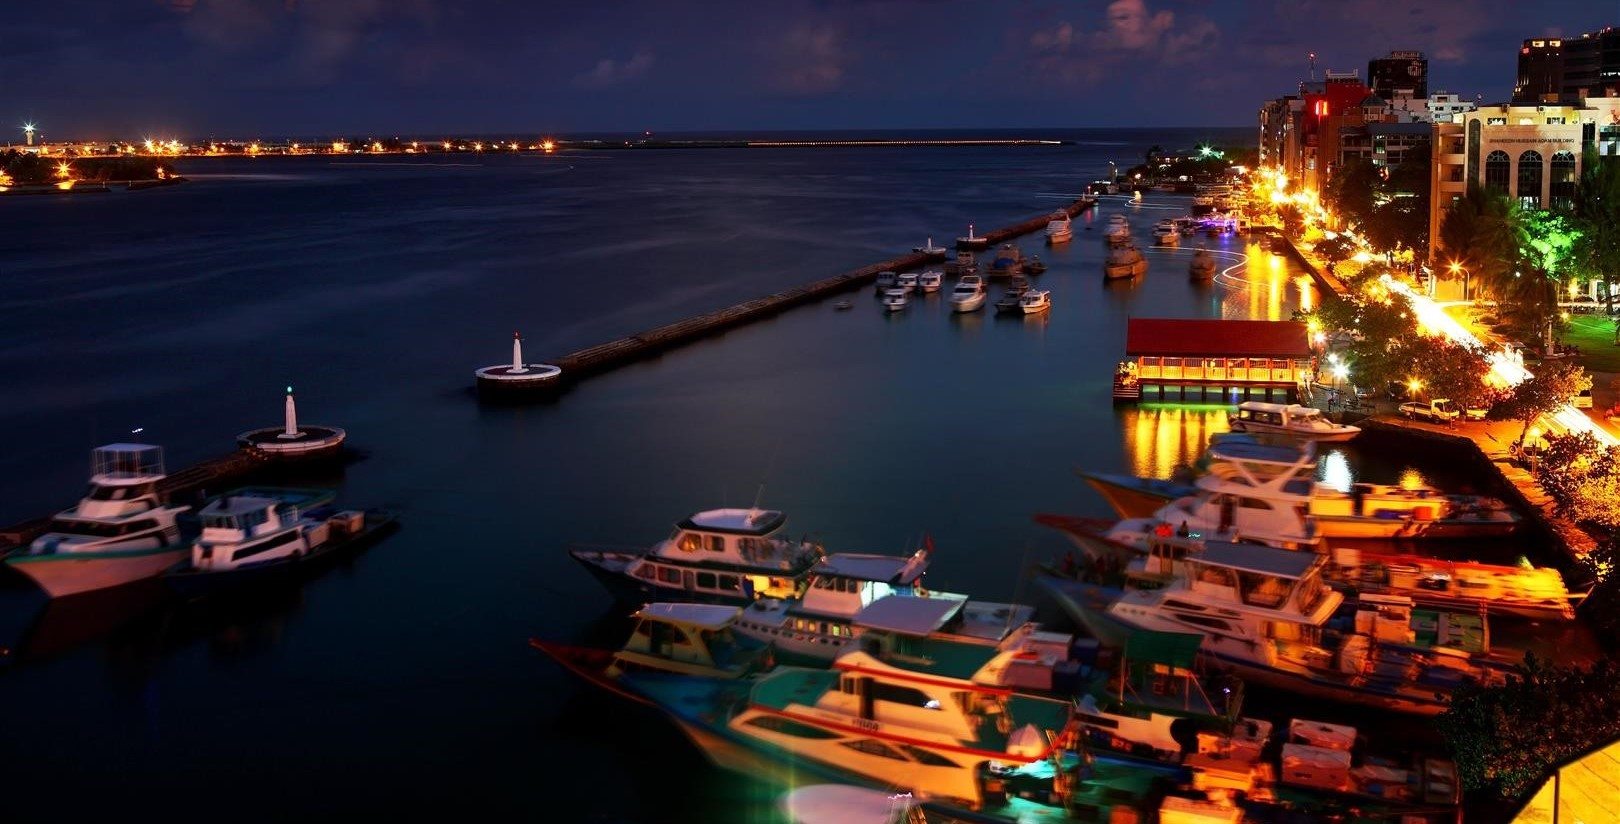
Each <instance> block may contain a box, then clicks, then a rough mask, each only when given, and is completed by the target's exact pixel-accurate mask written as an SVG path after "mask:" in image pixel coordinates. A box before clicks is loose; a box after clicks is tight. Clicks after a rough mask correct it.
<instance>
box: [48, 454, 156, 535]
mask: <svg viewBox="0 0 1620 824" xmlns="http://www.w3.org/2000/svg"><path fill="white" fill-rule="evenodd" d="M162 479H163V447H161V446H151V445H149V444H141V443H113V444H107V445H106V446H98V447H96V448H95V449H93V450H91V452H90V488H89V489H88V490H86V491H85V493H84V497H83V498H81V499H80V500H79V505H78V506H77V507H75V508H74V509H73V510H72V511H71V515H72V516H76V517H78V518H122V517H128V516H129V515H133V514H136V513H139V512H144V511H146V510H148V509H155V508H157V506H158V505H159V502H158V495H157V482H158V481H160V480H162ZM69 514H70V513H63V515H64V517H66V516H68V515H69Z"/></svg>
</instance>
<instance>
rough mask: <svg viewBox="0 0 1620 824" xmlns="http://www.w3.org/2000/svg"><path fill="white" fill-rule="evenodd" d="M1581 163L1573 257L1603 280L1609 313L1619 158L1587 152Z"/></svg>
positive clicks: (1616, 246) (1617, 250) (1617, 249)
mask: <svg viewBox="0 0 1620 824" xmlns="http://www.w3.org/2000/svg"><path fill="white" fill-rule="evenodd" d="M1581 164H1582V165H1581V180H1580V185H1579V186H1577V187H1576V190H1575V224H1576V226H1577V227H1578V228H1579V229H1580V233H1581V234H1580V237H1579V238H1578V239H1577V240H1576V243H1575V248H1574V258H1575V260H1576V261H1577V262H1578V263H1579V265H1580V266H1581V267H1582V268H1583V269H1585V270H1586V271H1587V272H1588V273H1590V274H1591V275H1592V276H1593V277H1596V278H1599V279H1601V280H1602V281H1603V285H1604V290H1603V294H1604V295H1605V298H1604V300H1605V302H1606V303H1607V304H1608V306H1609V308H1610V311H1611V313H1612V311H1613V308H1614V298H1613V295H1614V284H1615V281H1616V279H1620V157H1614V156H1609V157H1604V156H1601V155H1599V154H1598V153H1597V151H1596V150H1593V149H1588V150H1587V151H1586V155H1585V157H1583V158H1582V159H1581ZM1617 334H1620V328H1617Z"/></svg>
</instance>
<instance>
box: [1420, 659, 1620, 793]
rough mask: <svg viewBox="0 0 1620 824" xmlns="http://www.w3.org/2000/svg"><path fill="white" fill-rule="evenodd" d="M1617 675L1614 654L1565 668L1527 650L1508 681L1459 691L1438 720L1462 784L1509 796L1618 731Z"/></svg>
mask: <svg viewBox="0 0 1620 824" xmlns="http://www.w3.org/2000/svg"><path fill="white" fill-rule="evenodd" d="M1617 679H1620V664H1617V662H1616V661H1615V659H1613V658H1608V657H1605V658H1601V659H1599V660H1598V661H1596V662H1594V663H1593V664H1592V665H1591V666H1590V667H1579V666H1567V667H1565V666H1556V665H1554V664H1552V663H1550V662H1548V661H1545V660H1543V659H1541V658H1539V657H1537V656H1536V655H1534V654H1527V655H1526V656H1525V659H1524V663H1523V664H1521V665H1520V666H1519V671H1518V672H1517V673H1516V674H1515V675H1511V676H1509V677H1508V679H1507V683H1505V684H1502V685H1498V686H1490V687H1486V686H1477V685H1470V686H1465V687H1463V688H1461V689H1459V690H1458V691H1457V692H1456V693H1455V694H1454V695H1453V697H1452V699H1451V705H1450V706H1449V707H1447V709H1446V711H1445V713H1444V714H1442V715H1441V716H1440V718H1439V721H1438V724H1439V727H1440V731H1441V733H1442V734H1443V735H1444V736H1445V737H1446V741H1447V743H1448V744H1449V745H1450V747H1451V752H1452V756H1453V757H1454V758H1455V759H1456V762H1457V769H1458V772H1459V773H1460V775H1461V777H1462V780H1463V786H1465V787H1467V788H1468V789H1470V790H1483V791H1484V792H1485V793H1486V794H1487V795H1488V796H1490V797H1492V798H1494V799H1497V800H1509V799H1514V798H1517V797H1519V796H1521V795H1523V794H1524V793H1525V792H1526V791H1528V790H1530V789H1531V788H1533V787H1535V786H1536V784H1537V783H1538V782H1540V781H1541V779H1542V778H1544V777H1545V776H1546V775H1547V771H1548V769H1549V768H1551V767H1552V766H1553V765H1554V764H1557V763H1559V762H1560V761H1564V760H1566V759H1568V758H1571V757H1573V756H1576V755H1579V754H1581V753H1584V752H1587V751H1588V750H1591V749H1592V748H1594V747H1596V746H1598V745H1600V744H1605V743H1608V742H1609V741H1612V740H1614V739H1615V738H1616V737H1620V690H1616V689H1615V688H1614V684H1615V683H1616V682H1617Z"/></svg>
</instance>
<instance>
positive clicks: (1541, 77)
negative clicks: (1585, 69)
mask: <svg viewBox="0 0 1620 824" xmlns="http://www.w3.org/2000/svg"><path fill="white" fill-rule="evenodd" d="M1563 93H1564V41H1563V40H1561V39H1558V38H1554V39H1551V40H1548V39H1544V38H1536V39H1531V40H1526V41H1524V45H1522V46H1520V47H1519V77H1518V79H1517V80H1516V81H1515V82H1514V84H1513V102H1514V103H1538V102H1542V101H1547V100H1551V101H1554V102H1556V101H1557V100H1558V98H1559V97H1560V96H1561V95H1562V94H1563Z"/></svg>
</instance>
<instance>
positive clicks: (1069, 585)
mask: <svg viewBox="0 0 1620 824" xmlns="http://www.w3.org/2000/svg"><path fill="white" fill-rule="evenodd" d="M1181 546H1182V545H1180V544H1177V543H1166V544H1164V545H1161V546H1159V547H1155V548H1154V550H1153V551H1152V552H1150V553H1149V554H1146V555H1143V556H1141V557H1139V558H1137V559H1134V560H1133V561H1131V562H1130V565H1129V566H1128V567H1127V572H1126V576H1125V578H1124V585H1123V586H1114V585H1112V584H1111V582H1107V581H1093V580H1083V579H1081V578H1074V577H1069V576H1066V575H1061V574H1055V573H1053V574H1046V575H1042V576H1039V577H1038V578H1037V583H1038V585H1039V586H1040V587H1042V588H1043V589H1045V590H1046V591H1047V592H1048V593H1049V594H1051V595H1052V596H1053V598H1054V600H1056V601H1057V602H1058V604H1059V605H1060V606H1062V607H1063V608H1064V609H1065V610H1066V611H1067V612H1069V614H1070V615H1071V616H1073V617H1074V618H1075V619H1076V620H1077V621H1080V622H1081V623H1082V624H1084V625H1085V627H1086V628H1087V630H1088V631H1090V632H1091V633H1092V634H1093V635H1094V636H1096V637H1098V638H1100V639H1103V640H1105V641H1109V640H1115V639H1120V638H1122V637H1124V636H1125V635H1127V634H1128V633H1129V632H1130V631H1132V630H1138V629H1152V630H1159V631H1169V632H1195V633H1198V634H1200V635H1202V636H1203V639H1204V640H1203V643H1202V646H1201V650H1202V653H1203V654H1204V656H1206V658H1208V659H1210V660H1211V661H1212V662H1218V663H1219V664H1220V665H1221V666H1223V667H1228V668H1230V669H1231V670H1232V671H1233V672H1235V673H1236V674H1237V675H1239V676H1240V677H1242V678H1243V679H1244V680H1245V681H1249V682H1251V683H1261V684H1267V685H1270V686H1273V687H1276V688H1278V689H1284V690H1289V691H1293V692H1298V693H1301V694H1305V695H1312V696H1316V697H1322V698H1328V699H1332V700H1337V701H1345V702H1349V703H1357V704H1365V705H1369V706H1375V707H1380V708H1383V709H1389V710H1396V711H1399V712H1410V713H1418V714H1435V713H1439V712H1441V711H1442V710H1444V708H1445V706H1446V703H1447V702H1448V701H1449V698H1450V695H1451V693H1452V692H1453V691H1454V690H1455V689H1457V688H1459V687H1461V686H1463V685H1465V684H1497V683H1501V682H1502V681H1503V680H1504V679H1505V676H1506V674H1507V673H1508V672H1510V671H1511V667H1510V666H1509V665H1508V663H1507V662H1505V661H1502V660H1500V659H1497V658H1495V657H1493V656H1491V655H1489V654H1488V653H1485V652H1480V651H1476V650H1473V649H1470V648H1468V647H1467V646H1462V645H1457V644H1456V643H1454V639H1453V638H1452V637H1450V636H1447V635H1445V633H1444V632H1442V633H1441V638H1439V639H1427V638H1426V639H1419V638H1418V637H1417V636H1416V630H1415V629H1414V628H1413V626H1412V624H1411V620H1412V617H1411V610H1410V605H1409V604H1410V602H1406V607H1405V611H1404V612H1403V611H1402V605H1401V603H1400V602H1398V601H1396V602H1381V603H1375V604H1371V605H1369V606H1370V608H1367V609H1362V608H1358V609H1357V610H1356V613H1355V620H1354V622H1353V623H1352V624H1350V625H1349V626H1330V624H1329V621H1330V619H1332V618H1334V617H1335V615H1336V614H1337V613H1339V611H1340V607H1341V605H1342V604H1343V603H1344V599H1343V596H1342V595H1341V594H1340V593H1338V592H1335V591H1334V590H1332V589H1331V588H1329V587H1328V586H1327V584H1326V582H1325V581H1324V580H1323V577H1322V568H1323V566H1324V564H1325V563H1326V560H1325V559H1324V558H1322V557H1321V556H1318V555H1316V554H1314V553H1307V552H1295V551H1292V550H1285V549H1277V548H1273V547H1266V546H1259V545H1254V544H1223V543H1214V542H1205V543H1204V544H1202V545H1201V546H1200V547H1198V548H1197V550H1196V551H1175V550H1176V549H1177V548H1178V547H1181ZM1445 626H1447V627H1449V626H1451V625H1450V624H1447V625H1445ZM1459 638H1460V639H1461V642H1462V643H1466V642H1467V641H1468V633H1466V632H1464V633H1463V634H1462V635H1461V636H1459ZM1426 644H1427V645H1426Z"/></svg>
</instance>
